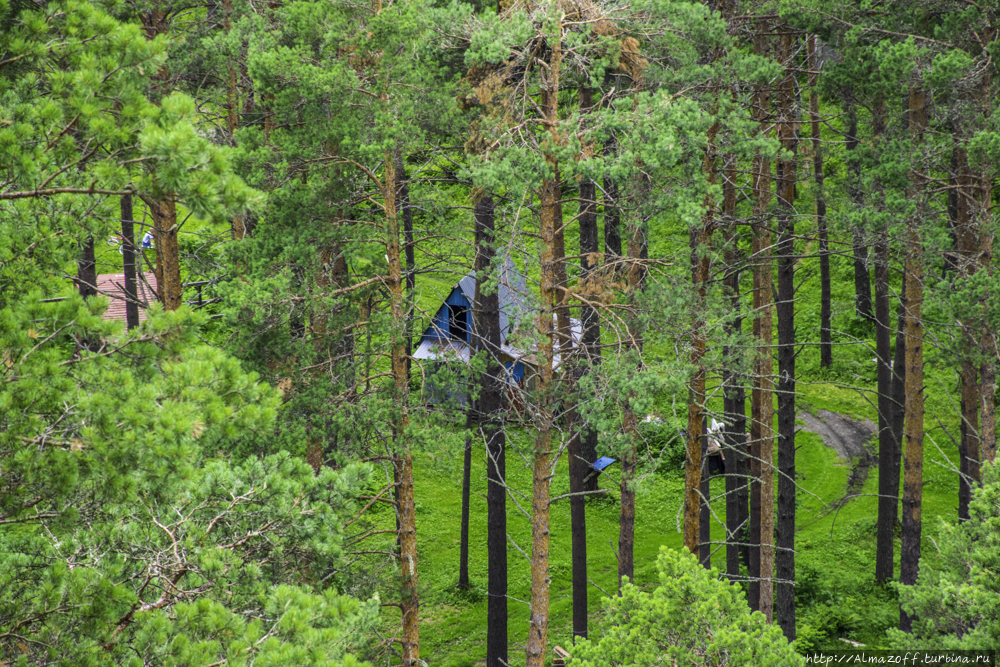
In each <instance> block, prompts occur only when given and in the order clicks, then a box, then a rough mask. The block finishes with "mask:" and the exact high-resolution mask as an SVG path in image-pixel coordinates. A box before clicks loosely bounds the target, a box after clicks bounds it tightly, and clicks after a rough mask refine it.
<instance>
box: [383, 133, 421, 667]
mask: <svg viewBox="0 0 1000 667" xmlns="http://www.w3.org/2000/svg"><path fill="white" fill-rule="evenodd" d="M398 186H399V183H398V181H397V178H396V162H395V160H394V159H393V154H392V153H389V152H387V153H386V155H385V185H384V186H383V192H382V198H383V201H384V205H385V218H386V259H387V260H388V264H389V280H388V286H389V303H390V314H391V316H392V321H393V322H394V323H395V324H396V326H397V327H398V329H397V330H396V331H395V332H393V335H392V347H391V351H390V354H391V360H392V378H393V384H394V389H395V395H394V401H393V402H394V410H395V412H396V416H395V419H394V420H393V442H394V444H395V446H396V455H395V460H394V464H395V469H396V472H397V474H398V487H397V489H398V495H397V503H398V507H397V512H398V516H399V554H400V570H401V575H402V576H401V582H400V583H401V608H402V612H403V628H402V632H401V633H400V643H401V648H402V651H401V652H402V664H403V667H416V666H417V665H418V664H419V661H420V597H419V594H418V572H417V513H416V501H415V499H414V489H413V456H412V454H411V452H410V448H409V442H408V438H409V435H408V433H407V430H408V428H409V425H410V415H409V410H408V407H407V403H408V399H407V395H408V393H409V379H408V378H407V373H406V341H405V340H404V339H405V322H406V313H405V303H406V300H405V296H404V293H403V267H402V262H401V261H400V259H401V257H400V247H399V232H400V229H399V218H398V216H397V215H396V189H397V187H398Z"/></svg>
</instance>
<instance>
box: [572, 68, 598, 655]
mask: <svg viewBox="0 0 1000 667" xmlns="http://www.w3.org/2000/svg"><path fill="white" fill-rule="evenodd" d="M592 106H593V100H592V97H591V91H590V88H587V87H586V86H583V87H581V88H580V113H587V112H589V111H590V108H591V107H592ZM596 197H597V186H596V184H595V183H594V182H593V181H591V180H589V179H583V180H581V181H580V212H579V224H580V254H581V255H582V257H581V262H580V263H581V269H582V270H581V272H580V283H581V290H582V291H583V292H584V294H588V293H589V292H590V289H589V284H590V280H592V278H593V277H594V274H595V271H596V269H597V267H598V259H597V253H598V252H600V248H599V246H598V240H597V202H596V201H595V198H596ZM581 319H582V320H583V339H582V344H583V350H582V353H583V354H582V358H581V359H580V365H579V367H578V368H574V369H573V372H576V373H577V374H578V375H582V374H584V373H587V372H589V368H590V365H591V364H595V363H597V360H598V359H600V354H601V351H600V347H599V345H600V341H601V331H600V325H599V324H598V320H597V312H596V311H595V310H594V309H593V308H592V307H590V306H589V305H586V304H583V305H582V306H581ZM568 455H569V490H570V493H572V494H574V495H572V496H571V497H570V501H569V502H570V525H571V530H572V541H573V636H574V637H586V636H587V587H588V582H587V504H586V500H587V499H586V496H584V495H582V494H583V493H584V492H586V491H589V490H592V489H596V484H597V481H598V477H597V475H590V474H589V473H590V471H591V465H592V464H593V462H594V461H595V460H596V459H597V431H595V430H594V429H592V428H588V427H587V425H586V424H583V423H581V424H580V426H579V428H578V430H577V432H576V433H574V434H573V435H572V439H571V440H570V443H569V451H568ZM588 478H589V479H588ZM588 487H589V488H588Z"/></svg>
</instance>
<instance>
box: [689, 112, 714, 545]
mask: <svg viewBox="0 0 1000 667" xmlns="http://www.w3.org/2000/svg"><path fill="white" fill-rule="evenodd" d="M718 131H719V124H718V122H716V123H713V125H712V127H711V128H709V131H708V145H707V147H706V149H705V160H704V168H703V171H704V173H705V178H706V180H707V182H708V183H709V184H711V185H714V184H715V183H716V182H717V181H718V169H717V166H716V157H715V145H714V144H715V136H716V134H717V133H718ZM714 224H715V202H714V201H713V200H712V199H711V196H710V195H706V197H705V214H704V215H703V216H702V220H701V227H700V228H699V229H692V230H691V235H690V239H691V286H692V288H693V290H694V293H695V298H694V301H693V311H692V318H691V322H692V326H691V329H692V333H691V357H690V360H691V366H692V367H694V369H695V372H694V375H693V376H692V377H691V379H690V380H688V423H687V460H686V465H685V469H684V546H685V547H686V548H687V549H689V550H690V551H691V553H695V554H696V553H698V544H699V543H700V542H703V541H708V537H707V536H704V535H700V534H699V514H700V512H701V492H700V487H701V476H702V432H703V431H704V426H705V425H704V420H705V368H704V365H703V362H702V360H703V359H704V357H705V349H706V333H705V326H706V325H705V321H704V310H705V297H706V295H707V291H708V279H709V275H708V273H709V255H708V253H707V246H708V244H709V243H710V242H711V239H712V228H713V226H714Z"/></svg>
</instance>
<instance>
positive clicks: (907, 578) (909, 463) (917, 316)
mask: <svg viewBox="0 0 1000 667" xmlns="http://www.w3.org/2000/svg"><path fill="white" fill-rule="evenodd" d="M925 104H926V101H925V92H924V90H923V89H922V88H919V87H914V88H911V89H910V100H909V107H910V111H909V126H910V132H911V134H912V135H913V137H914V139H915V142H914V143H916V144H919V143H920V138H921V136H922V134H923V131H924V128H925V127H926V126H927V117H926V108H925ZM920 187H921V182H920V180H919V178H918V177H916V176H914V178H913V185H912V187H911V192H910V198H911V199H913V200H919V199H920V197H921V192H920ZM919 209H920V205H919V203H918V210H919ZM919 224H920V218H919V215H914V216H913V217H911V218H910V219H909V220H907V225H906V227H907V229H906V265H905V267H906V268H905V271H906V274H905V278H904V280H905V281H906V301H905V303H906V425H905V427H904V433H905V436H906V443H905V445H906V446H905V449H904V452H903V536H902V544H901V546H900V568H899V580H900V582H901V583H902V584H904V585H907V586H912V585H913V584H915V583H916V582H917V572H918V570H919V567H920V538H921V509H922V504H923V483H924V348H923V342H924V341H923V336H924V332H923V320H922V309H923V295H924V291H923V247H922V245H921V240H920V229H919ZM899 614H900V617H899V629H900V630H903V631H904V632H910V630H911V628H912V625H913V619H912V618H910V616H909V614H907V613H906V612H905V611H904V610H903V609H902V607H900V612H899Z"/></svg>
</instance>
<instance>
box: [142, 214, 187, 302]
mask: <svg viewBox="0 0 1000 667" xmlns="http://www.w3.org/2000/svg"><path fill="white" fill-rule="evenodd" d="M147 204H148V205H149V209H150V212H151V213H152V215H153V242H154V243H155V244H156V271H155V273H156V281H157V288H158V291H159V297H160V301H162V302H163V308H164V309H165V310H177V309H178V308H180V307H181V305H182V304H183V302H184V288H183V287H182V286H181V254H180V247H179V246H178V244H177V232H178V228H177V205H176V204H175V203H174V200H173V198H171V197H169V196H166V197H163V198H161V199H151V200H149V201H148V202H147Z"/></svg>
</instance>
